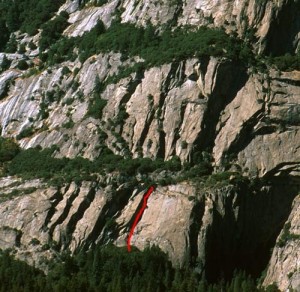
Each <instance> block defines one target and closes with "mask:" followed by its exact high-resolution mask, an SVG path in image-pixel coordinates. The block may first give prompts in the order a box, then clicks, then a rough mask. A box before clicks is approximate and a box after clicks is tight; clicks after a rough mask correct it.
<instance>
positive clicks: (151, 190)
mask: <svg viewBox="0 0 300 292" xmlns="http://www.w3.org/2000/svg"><path fill="white" fill-rule="evenodd" d="M153 191H154V187H153V186H151V187H150V188H149V189H148V191H147V193H146V194H145V195H144V198H143V200H144V201H143V206H142V208H141V209H140V211H139V212H138V214H137V215H136V217H135V219H134V222H133V224H132V226H131V229H130V232H129V235H128V238H127V249H128V252H130V251H131V246H130V240H131V237H132V235H133V232H134V229H135V227H136V225H137V224H138V222H139V220H140V218H141V216H142V215H143V213H144V211H145V209H146V207H147V201H148V198H149V197H150V195H151V194H152V192H153Z"/></svg>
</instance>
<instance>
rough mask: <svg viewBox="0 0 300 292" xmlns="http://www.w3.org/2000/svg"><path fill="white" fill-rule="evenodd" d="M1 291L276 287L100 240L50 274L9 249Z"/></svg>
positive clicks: (1, 264) (3, 258) (247, 291)
mask: <svg viewBox="0 0 300 292" xmlns="http://www.w3.org/2000/svg"><path fill="white" fill-rule="evenodd" d="M0 291H5V292H6V291H24V292H27V291H31V292H34V291H45V292H46V291H62V292H67V291H72V292H76V291H78V292H79V291H80V292H82V291H91V292H92V291H111V292H127V291H130V292H140V291H146V292H148V291H149V292H152V291H157V292H159V291H174V292H175V291H176V292H181V291H182V292H186V291H189V292H194V291H195V292H206V291H209V292H219V291H224V292H256V291H268V292H276V291H278V289H276V287H275V286H273V287H270V288H268V289H267V290H264V289H258V288H256V285H255V282H254V281H253V280H252V279H251V277H249V276H246V274H245V273H242V272H240V273H235V275H234V277H233V278H232V280H230V281H229V282H227V283H226V282H225V281H224V280H223V281H221V282H219V283H216V284H208V283H207V282H206V281H205V280H202V279H199V276H198V275H196V274H195V273H194V271H193V270H192V269H190V268H185V269H175V268H173V267H172V266H171V263H170V262H169V261H168V259H167V256H166V254H164V253H162V252H161V251H160V250H159V249H158V248H156V247H152V248H148V249H145V250H144V251H143V252H140V251H138V250H136V249H135V248H134V249H133V251H132V252H131V253H128V252H127V250H126V249H125V248H117V247H114V246H106V247H101V246H96V247H95V248H93V249H92V250H90V251H89V252H84V251H82V252H80V253H79V254H77V255H75V256H74V257H70V256H69V255H68V254H65V255H62V258H61V261H59V262H56V263H54V262H51V263H50V270H49V273H48V275H47V276H45V275H44V274H42V273H41V272H39V271H38V270H36V269H34V268H32V267H29V266H27V265H26V264H25V263H22V262H20V261H17V260H14V259H13V258H12V257H10V256H9V255H8V254H7V253H1V255H0Z"/></svg>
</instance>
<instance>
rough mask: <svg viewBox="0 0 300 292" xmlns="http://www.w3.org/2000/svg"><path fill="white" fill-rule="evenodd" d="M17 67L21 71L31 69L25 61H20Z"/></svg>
mask: <svg viewBox="0 0 300 292" xmlns="http://www.w3.org/2000/svg"><path fill="white" fill-rule="evenodd" d="M17 67H18V69H20V70H27V69H28V68H29V66H28V64H27V62H26V61H25V60H20V61H19V63H18V66H17Z"/></svg>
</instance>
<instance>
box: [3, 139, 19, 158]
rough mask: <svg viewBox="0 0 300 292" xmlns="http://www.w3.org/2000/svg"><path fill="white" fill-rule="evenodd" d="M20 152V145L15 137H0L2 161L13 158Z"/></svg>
mask: <svg viewBox="0 0 300 292" xmlns="http://www.w3.org/2000/svg"><path fill="white" fill-rule="evenodd" d="M19 152H20V148H19V145H18V144H17V143H15V141H14V140H13V139H11V138H2V137H0V162H5V161H9V160H12V159H13V158H14V157H15V156H16V155H17V154H18V153H19Z"/></svg>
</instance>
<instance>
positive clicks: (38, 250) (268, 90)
mask: <svg viewBox="0 0 300 292" xmlns="http://www.w3.org/2000/svg"><path fill="white" fill-rule="evenodd" d="M79 2H80V1H66V3H65V4H64V5H63V6H62V7H61V8H60V11H67V12H68V13H70V16H69V20H68V21H69V26H68V27H67V28H66V29H65V31H64V35H65V36H82V35H83V34H84V32H86V31H89V30H90V29H92V28H93V27H94V26H95V25H96V24H97V21H98V20H99V19H101V20H102V21H103V23H104V25H105V26H106V27H109V26H110V25H111V23H112V21H113V20H114V19H116V18H118V17H119V18H120V20H121V22H122V23H128V22H130V23H134V24H136V25H142V26H146V25H147V24H148V23H149V22H151V23H152V24H153V25H156V26H160V27H163V26H164V25H166V24H167V23H170V22H172V23H173V25H177V26H185V25H191V27H192V28H193V27H198V26H209V27H215V26H216V27H222V28H224V29H225V30H226V31H227V32H228V33H237V34H238V35H239V36H241V37H242V38H244V39H246V41H249V38H250V36H251V37H252V38H255V40H256V41H255V42H254V43H253V49H254V50H255V51H256V52H257V53H258V52H266V53H272V54H274V55H275V56H276V55H281V54H283V53H287V52H289V53H294V52H297V51H298V50H299V35H300V32H299V31H300V24H299V19H300V9H299V1H291V0H290V1H289V0H285V1H283V0H281V1H257V0H256V1H255V0H251V1H225V0H224V1H223V0H222V1H172V3H170V1H150V0H143V1H137V0H127V1H117V0H115V1H108V2H107V3H106V4H104V5H102V6H100V7H94V6H93V5H89V4H87V5H86V6H85V7H84V8H82V9H79V4H80V3H79ZM291 19H293V20H294V22H293V25H292V26H291V25H289V24H290V22H291ZM278 32H281V33H278ZM38 37H39V35H36V36H34V37H28V36H22V35H20V36H19V39H18V40H19V41H20V42H24V41H25V42H26V41H27V42H28V40H26V38H28V39H30V40H33V41H35V42H36V41H37V39H38ZM158 53H159V52H158ZM5 55H6V57H7V58H8V59H10V60H12V63H11V65H10V68H8V69H7V70H5V71H3V72H2V73H1V75H0V126H1V128H0V130H1V136H3V137H13V138H18V143H19V145H20V146H21V147H22V148H24V149H28V148H31V147H35V146H41V147H42V148H49V147H51V146H52V145H56V146H58V147H57V150H56V152H55V153H54V155H55V157H57V158H60V157H69V158H74V157H77V156H82V157H84V158H88V159H90V160H93V159H95V158H96V157H98V156H99V145H100V144H105V145H107V147H108V148H109V149H111V150H112V151H113V152H114V153H115V154H120V155H122V156H132V157H133V158H135V157H149V158H151V159H157V158H162V159H164V160H169V159H171V158H172V157H174V156H178V157H179V158H180V160H181V162H182V163H186V162H191V161H192V160H193V156H194V155H195V153H201V152H203V151H205V152H208V153H209V154H210V156H211V158H212V160H213V167H214V171H215V172H216V173H218V172H221V171H224V170H232V171H238V172H239V173H240V174H241V175H243V176H244V177H247V183H246V182H245V181H244V182H243V183H238V182H237V179H236V177H234V176H233V177H231V178H230V180H228V181H227V182H226V183H225V184H217V185H215V186H213V185H209V186H208V185H206V184H205V183H201V182H198V183H197V182H195V181H190V180H188V179H187V180H185V181H184V182H180V183H178V184H171V185H168V186H158V187H157V188H156V190H155V192H154V193H153V195H152V196H151V197H150V199H149V201H148V208H147V209H146V210H145V212H144V214H143V216H142V218H141V220H140V222H139V224H138V226H137V229H136V232H135V234H134V236H133V239H132V244H133V245H135V246H137V247H138V248H140V249H143V248H145V247H146V246H147V245H152V244H156V245H158V246H159V247H160V248H161V249H162V250H164V251H166V252H167V253H168V254H169V256H170V258H171V260H172V262H173V263H174V264H179V265H182V264H183V263H184V262H185V261H190V262H192V263H193V265H194V266H195V269H196V270H197V272H198V273H200V274H206V275H207V276H208V277H209V279H210V280H215V279H218V277H219V276H220V274H221V273H224V274H225V276H226V275H230V273H231V272H232V271H233V270H234V269H235V268H239V269H246V270H247V271H249V272H251V273H252V274H253V275H255V276H259V274H260V273H261V272H262V271H263V270H264V269H265V268H267V274H266V278H265V280H264V285H269V284H272V283H273V282H274V283H276V284H277V285H278V287H279V288H280V289H281V290H283V291H284V290H287V289H288V288H293V289H296V290H297V289H300V280H299V277H300V269H299V256H300V255H299V228H298V229H297V226H298V225H299V218H298V217H299V198H298V197H299V196H298V195H299V184H300V181H299V170H300V168H299V166H300V165H299V162H300V147H299V141H300V132H299V131H300V128H299V122H300V116H299V113H300V104H299V102H300V72H299V71H290V72H280V71H279V70H275V69H274V68H271V67H270V68H269V67H268V69H267V70H253V68H251V67H247V66H245V65H243V64H242V63H239V62H238V61H233V60H229V59H226V58H221V57H220V58H218V57H202V58H196V57H194V56H190V57H189V58H187V59H186V60H184V61H174V62H170V63H166V64H163V65H161V66H153V67H151V68H147V69H143V70H138V71H136V72H135V71H134V70H133V73H131V74H127V76H126V77H122V75H121V74H122V73H123V71H124V70H125V69H126V68H134V66H135V65H136V64H137V63H142V62H143V60H142V59H141V58H140V57H139V56H136V57H134V58H130V59H126V60H124V56H122V54H121V53H116V52H109V53H103V54H98V55H93V56H91V57H89V58H88V59H87V60H86V61H84V62H83V63H81V62H80V61H79V60H78V59H76V60H75V61H67V62H63V63H62V64H59V65H53V66H51V68H47V69H45V70H42V71H38V72H36V73H35V74H29V72H28V71H21V70H19V69H18V67H17V63H18V60H20V59H26V58H28V59H29V61H30V62H33V63H37V64H38V63H39V62H40V60H39V58H38V52H37V51H32V50H30V49H29V48H27V51H26V52H25V53H24V54H5ZM3 56H4V54H3V53H0V61H2V59H3ZM64 68H68V69H69V70H67V71H66V70H64ZM97 79H98V80H99V81H100V82H101V83H102V84H105V88H104V89H103V91H102V93H101V98H102V99H104V100H106V101H107V103H106V106H105V107H104V109H103V112H102V118H101V119H95V118H93V117H91V116H90V115H89V114H88V109H89V104H90V103H91V101H92V99H93V94H94V91H95V80H97ZM110 80H113V81H110ZM24 131H27V133H29V134H27V135H22V133H24ZM154 178H155V176H154ZM251 181H252V182H253V183H251ZM254 181H259V184H256V183H254ZM145 191H146V187H145V185H144V184H143V180H142V179H141V178H137V182H136V181H135V183H132V182H130V181H129V182H128V181H126V179H124V178H122V177H120V175H119V174H115V173H111V174H103V175H102V176H101V177H98V179H96V180H95V181H93V182H88V181H83V182H81V183H78V182H72V183H69V184H65V185H64V186H62V187H55V186H49V185H48V184H47V182H45V181H41V180H25V181H24V180H22V179H20V178H17V177H2V178H1V179H0V194H1V197H0V199H1V203H0V209H1V210H0V247H1V248H3V249H8V248H10V249H12V250H14V251H15V253H16V254H17V255H18V257H19V258H21V259H24V260H26V261H27V262H29V263H31V264H33V265H36V266H38V267H41V268H43V269H46V259H50V258H52V257H56V256H57V252H59V251H62V250H66V249H70V250H71V251H72V252H75V251H76V250H78V249H82V248H88V247H90V246H91V245H93V244H94V243H103V244H106V243H108V242H114V243H115V244H116V245H119V246H123V245H125V244H126V237H127V234H128V231H129V227H130V224H131V223H132V220H133V218H134V215H135V213H136V209H137V207H138V206H139V205H140V204H141V200H142V196H143V193H144V192H145ZM284 226H289V232H290V234H294V235H295V236H290V237H289V239H288V240H286V241H285V242H284V243H282V242H283V241H282V240H281V239H282V236H283V234H285V232H287V231H285V229H284V228H283V227H284ZM280 240H281V241H280ZM276 242H277V243H276ZM278 242H279V244H278ZM271 248H273V252H272V255H271V258H270V249H271ZM232 259H234V260H232ZM254 259H259V260H256V261H254Z"/></svg>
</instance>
